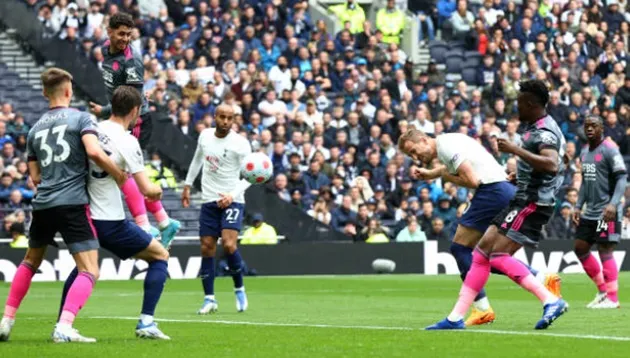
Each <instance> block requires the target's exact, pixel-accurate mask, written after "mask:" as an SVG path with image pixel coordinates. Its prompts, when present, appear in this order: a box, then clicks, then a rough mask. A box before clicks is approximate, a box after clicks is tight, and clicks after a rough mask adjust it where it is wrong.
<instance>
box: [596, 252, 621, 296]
mask: <svg viewBox="0 0 630 358" xmlns="http://www.w3.org/2000/svg"><path fill="white" fill-rule="evenodd" d="M599 257H600V259H601V260H602V266H603V267H604V270H603V271H604V281H606V292H607V293H608V299H610V300H611V301H613V302H619V297H617V291H618V290H619V284H618V283H617V277H618V276H619V272H618V271H617V263H616V262H615V258H614V257H613V255H612V253H611V254H600V255H599Z"/></svg>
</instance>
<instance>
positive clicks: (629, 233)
mask: <svg viewBox="0 0 630 358" xmlns="http://www.w3.org/2000/svg"><path fill="white" fill-rule="evenodd" d="M5 220H6V219H5ZM621 238H622V239H624V240H630V206H626V207H625V210H624V215H623V222H622V228H621Z"/></svg>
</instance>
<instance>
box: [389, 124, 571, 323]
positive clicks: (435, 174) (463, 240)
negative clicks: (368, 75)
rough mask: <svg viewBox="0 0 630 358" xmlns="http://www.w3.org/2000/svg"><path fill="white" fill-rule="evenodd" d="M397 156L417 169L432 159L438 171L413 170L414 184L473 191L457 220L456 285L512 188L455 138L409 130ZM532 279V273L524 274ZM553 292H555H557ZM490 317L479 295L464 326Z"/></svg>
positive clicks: (481, 152)
mask: <svg viewBox="0 0 630 358" xmlns="http://www.w3.org/2000/svg"><path fill="white" fill-rule="evenodd" d="M398 146H399V148H400V150H401V151H402V152H403V153H405V154H407V155H408V156H410V157H411V158H413V159H415V160H420V161H422V162H423V164H430V163H431V162H433V160H434V159H436V158H437V159H438V161H439V162H440V165H438V166H436V167H435V168H432V169H426V168H418V169H416V170H414V173H412V174H414V175H415V176H416V177H417V178H418V179H422V180H432V179H436V178H439V177H442V178H444V179H445V180H447V181H450V182H452V183H454V184H455V185H458V186H461V187H465V188H469V189H473V190H475V195H474V196H473V198H472V200H471V202H470V205H469V206H468V208H466V211H465V212H464V215H463V216H462V217H461V218H460V220H459V225H458V226H457V231H456V232H455V237H454V238H453V242H452V244H451V253H452V254H453V256H454V257H455V259H456V261H457V266H458V267H459V271H460V273H461V278H462V280H463V279H464V278H466V274H467V273H468V270H469V269H470V266H471V265H472V252H473V249H474V247H475V246H476V245H477V243H478V242H479V240H481V237H482V236H483V234H484V233H485V232H486V229H488V227H489V226H490V223H491V221H492V219H494V217H495V216H496V215H497V214H498V213H500V212H501V210H503V209H504V208H505V207H506V206H507V205H508V204H509V202H510V200H512V197H513V196H514V194H515V193H516V187H515V186H514V185H512V184H511V183H510V182H509V181H508V177H507V174H506V172H505V170H504V169H503V167H501V165H499V163H497V161H496V160H495V159H494V158H493V157H492V155H491V154H490V153H489V152H488V151H487V150H486V149H485V148H484V147H483V146H482V145H481V144H479V142H477V141H476V140H474V139H473V138H471V137H469V136H467V135H464V134H461V133H451V134H442V135H440V136H438V137H437V138H435V139H434V138H431V137H429V136H427V135H425V134H424V133H423V132H421V131H418V130H416V129H410V130H408V131H407V132H405V133H404V134H403V135H402V136H401V138H400V139H399V142H398ZM529 269H530V271H531V272H532V273H534V275H537V274H538V272H537V271H535V270H534V269H532V268H531V267H530V268H529ZM539 277H540V278H541V279H545V280H546V281H549V283H551V282H553V283H555V284H557V283H558V282H559V276H557V275H548V277H545V276H543V275H539ZM557 289H559V287H558V288H557ZM494 319H495V314H494V311H493V310H492V308H491V307H490V303H489V302H488V298H487V297H486V293H485V291H483V290H482V291H480V292H479V294H478V295H477V297H475V302H474V305H473V310H472V313H471V315H470V317H469V318H468V319H467V320H466V325H467V326H472V325H480V324H486V323H491V322H493V321H494Z"/></svg>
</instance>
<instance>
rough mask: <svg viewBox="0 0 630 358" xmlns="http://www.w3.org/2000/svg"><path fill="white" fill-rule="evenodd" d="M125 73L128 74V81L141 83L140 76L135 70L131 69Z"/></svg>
mask: <svg viewBox="0 0 630 358" xmlns="http://www.w3.org/2000/svg"><path fill="white" fill-rule="evenodd" d="M125 72H126V74H127V81H140V76H138V73H137V72H136V69H135V68H133V67H129V68H128V69H127V70H126V71H125Z"/></svg>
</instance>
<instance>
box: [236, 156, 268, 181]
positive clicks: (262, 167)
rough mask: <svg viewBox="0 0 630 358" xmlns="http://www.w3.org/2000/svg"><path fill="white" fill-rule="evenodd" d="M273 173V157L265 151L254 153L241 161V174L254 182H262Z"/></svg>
mask: <svg viewBox="0 0 630 358" xmlns="http://www.w3.org/2000/svg"><path fill="white" fill-rule="evenodd" d="M272 175H273V164H271V159H269V157H268V156H267V155H266V154H264V153H260V152H257V153H252V154H249V155H248V156H246V157H245V159H244V160H243V163H241V176H242V177H243V178H245V180H247V181H248V182H250V183H252V184H262V183H264V182H266V181H267V180H269V178H271V176H272Z"/></svg>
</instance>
